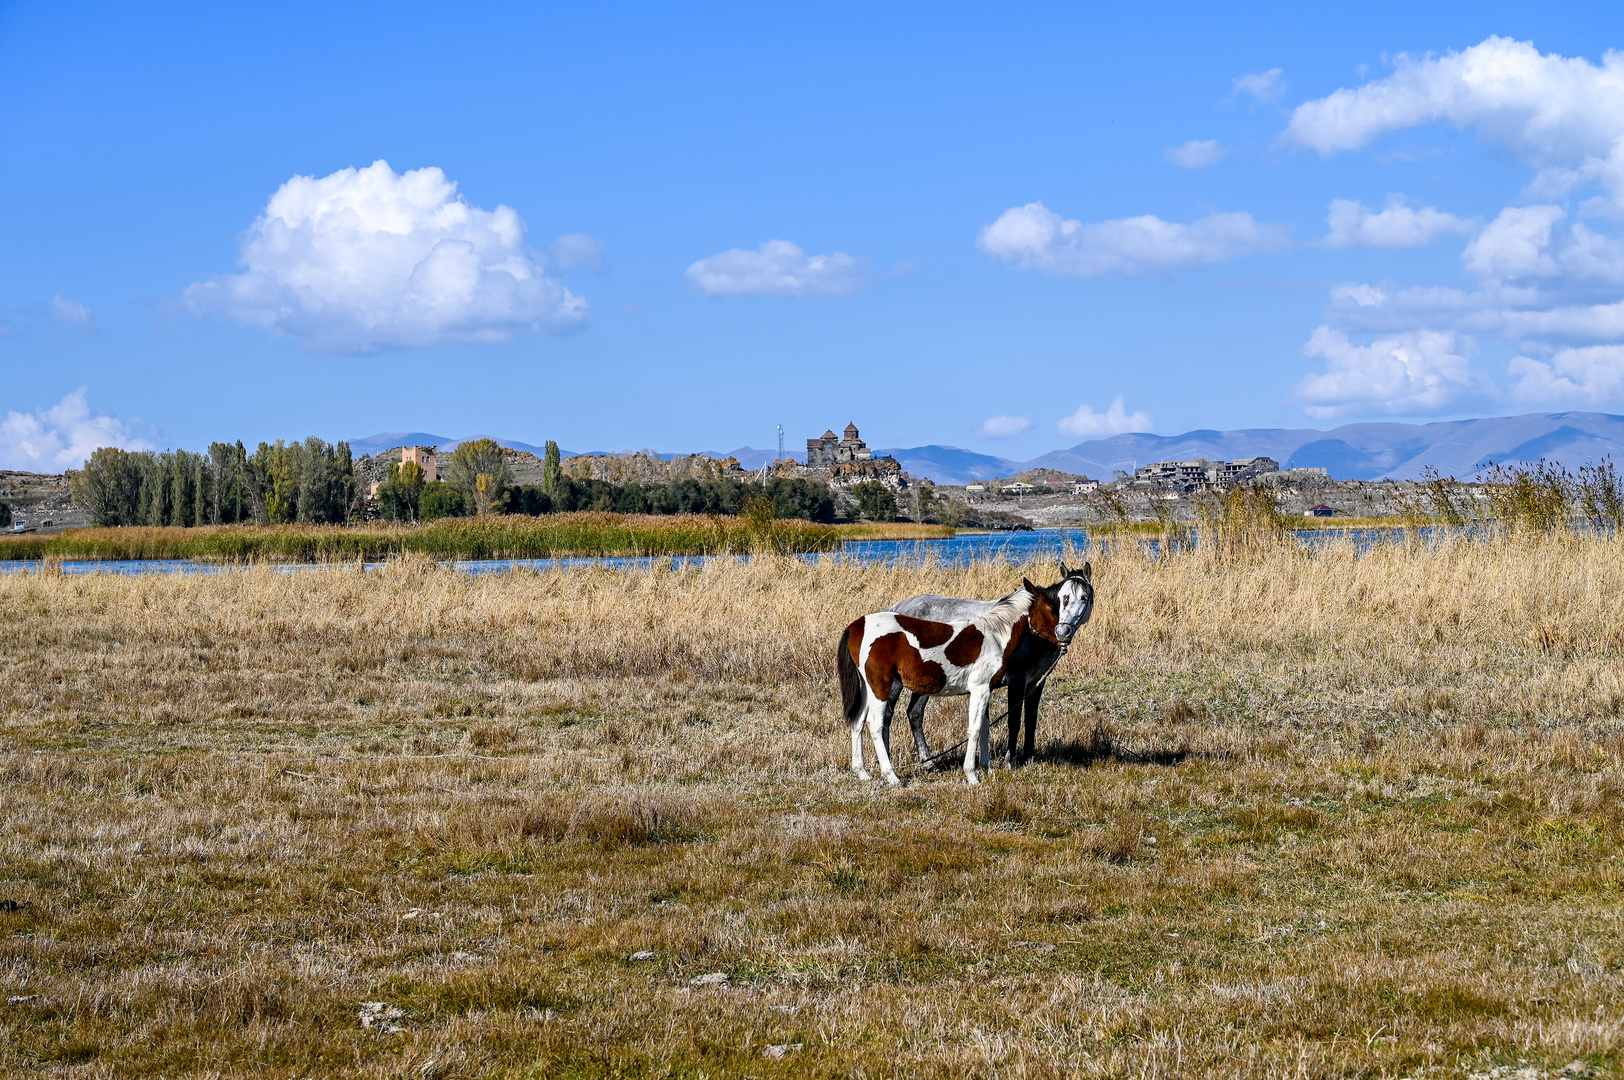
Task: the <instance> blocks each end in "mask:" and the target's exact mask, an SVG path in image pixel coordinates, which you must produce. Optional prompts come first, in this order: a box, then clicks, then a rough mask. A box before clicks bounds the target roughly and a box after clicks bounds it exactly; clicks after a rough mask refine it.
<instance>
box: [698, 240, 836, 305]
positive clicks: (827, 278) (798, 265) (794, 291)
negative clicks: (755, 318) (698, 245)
mask: <svg viewBox="0 0 1624 1080" xmlns="http://www.w3.org/2000/svg"><path fill="white" fill-rule="evenodd" d="M867 265H868V264H867V263H866V262H865V261H864V260H862V259H855V258H853V257H852V256H850V255H847V254H846V253H845V252H843V251H837V252H835V253H834V254H832V255H808V254H806V253H805V252H804V251H802V250H801V249H800V248H799V247H797V246H796V245H794V244H792V243H790V242H789V241H788V240H768V241H767V242H766V243H764V244H762V245H761V247H760V248H758V249H757V250H755V251H746V250H744V249H743V248H730V249H729V250H727V251H724V252H722V253H721V254H719V255H712V256H711V257H710V258H708V259H700V260H699V261H698V262H696V263H694V264H693V265H692V266H690V267H688V280H689V281H690V282H692V283H693V284H694V286H695V287H696V288H698V289H699V290H700V291H701V292H703V293H704V294H705V295H706V296H747V295H755V296H794V297H816V296H850V295H851V294H852V293H854V292H856V291H857V290H858V289H860V288H862V287H863V284H864V281H863V270H864V268H865V267H866V266H867Z"/></svg>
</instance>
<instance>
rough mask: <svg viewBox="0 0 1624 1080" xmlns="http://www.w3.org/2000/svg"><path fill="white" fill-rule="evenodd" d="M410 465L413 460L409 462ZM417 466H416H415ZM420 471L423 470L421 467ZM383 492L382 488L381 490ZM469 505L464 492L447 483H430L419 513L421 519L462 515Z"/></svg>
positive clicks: (431, 519) (419, 504)
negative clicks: (463, 496)
mask: <svg viewBox="0 0 1624 1080" xmlns="http://www.w3.org/2000/svg"><path fill="white" fill-rule="evenodd" d="M407 464H408V465H410V464H411V462H407ZM414 467H415V466H414ZM418 471H419V472H421V471H422V470H421V469H419V470H418ZM379 493H380V494H382V489H380V490H379ZM467 513H468V510H467V506H466V504H465V503H464V502H463V501H462V492H461V491H458V490H457V489H456V488H454V487H452V486H451V485H450V484H447V483H433V484H428V485H426V486H425V487H424V488H423V497H422V498H421V499H420V500H419V501H418V504H417V515H418V519H419V520H421V521H434V520H436V519H437V518H443V517H462V516H463V515H465V514H467Z"/></svg>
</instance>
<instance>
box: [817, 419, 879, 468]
mask: <svg viewBox="0 0 1624 1080" xmlns="http://www.w3.org/2000/svg"><path fill="white" fill-rule="evenodd" d="M873 457H874V452H873V451H872V450H870V449H869V448H868V443H866V442H864V441H863V440H862V439H860V438H858V436H857V425H856V424H853V423H848V424H847V425H846V436H845V438H843V439H837V438H836V437H835V433H834V432H833V431H825V432H824V433H823V435H822V437H820V438H816V439H808V440H806V467H807V468H809V469H816V468H820V467H827V466H830V465H847V464H850V463H851V462H853V461H869V460H872V459H873Z"/></svg>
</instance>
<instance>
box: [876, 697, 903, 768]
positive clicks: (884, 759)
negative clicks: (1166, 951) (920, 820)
mask: <svg viewBox="0 0 1624 1080" xmlns="http://www.w3.org/2000/svg"><path fill="white" fill-rule="evenodd" d="M889 703H890V704H892V705H895V704H896V695H893V696H892V697H891V698H890V699H889ZM886 704H887V703H886V702H883V701H881V700H880V699H879V698H877V697H873V696H870V697H869V699H868V740H869V742H871V743H873V744H874V759H875V760H876V761H877V762H879V765H880V775H881V776H883V777H885V782H886V783H887V784H900V783H902V781H901V780H899V779H898V778H897V774H896V770H895V769H893V768H891V753H890V751H888V750H887V749H886V748H885V739H884V737H883V732H882V731H881V729H882V728H883V727H884V724H885V714H886Z"/></svg>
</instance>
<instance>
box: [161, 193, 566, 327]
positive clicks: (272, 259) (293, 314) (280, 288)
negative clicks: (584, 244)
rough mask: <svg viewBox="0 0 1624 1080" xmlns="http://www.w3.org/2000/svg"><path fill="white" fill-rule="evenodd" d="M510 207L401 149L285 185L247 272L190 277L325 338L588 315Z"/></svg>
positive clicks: (239, 306)
mask: <svg viewBox="0 0 1624 1080" xmlns="http://www.w3.org/2000/svg"><path fill="white" fill-rule="evenodd" d="M525 231H526V226H525V223H524V221H523V220H522V219H521V218H520V217H519V215H518V214H517V213H516V212H514V211H513V210H512V209H511V208H509V207H506V206H498V207H497V208H496V209H495V210H481V209H479V208H478V207H475V206H469V205H468V203H467V202H466V201H465V200H464V199H463V198H462V196H461V195H459V194H457V185H456V184H455V183H454V182H453V181H451V180H448V179H446V175H445V173H443V172H441V171H440V170H439V169H437V168H425V169H413V170H409V171H407V172H405V173H401V174H396V173H395V171H394V170H393V169H391V168H390V167H389V164H388V162H385V161H376V162H373V163H372V164H371V165H369V166H368V167H366V168H364V169H342V170H340V171H338V172H335V173H333V174H332V175H330V176H324V177H320V178H316V177H311V176H295V177H294V178H293V179H291V180H289V181H288V182H287V183H285V184H283V185H282V186H281V187H280V188H278V189H277V191H276V194H274V195H272V196H271V199H270V202H269V203H268V204H267V205H266V207H265V210H264V212H263V213H261V214H260V216H259V218H258V219H257V220H255V222H254V223H253V224H252V225H251V226H250V227H249V229H248V231H247V233H246V234H244V236H243V238H242V248H241V255H240V259H239V261H240V263H241V264H242V266H243V267H244V268H245V270H244V272H243V273H241V274H228V275H222V276H220V277H216V278H213V279H211V280H209V281H206V282H199V283H197V284H195V285H192V286H190V287H189V288H188V289H187V290H186V293H185V299H186V301H187V303H188V304H189V306H190V307H191V308H192V309H193V310H194V311H199V312H202V311H219V312H222V313H224V314H226V315H229V316H231V317H233V318H236V319H239V320H241V321H243V322H246V323H251V324H253V325H255V326H262V327H264V328H266V329H268V330H271V331H273V332H275V333H278V334H288V335H291V336H292V337H295V338H297V339H298V340H299V342H300V343H301V344H303V345H304V346H305V347H306V348H308V349H311V350H313V351H316V352H333V353H373V352H377V351H379V350H381V349H415V348H422V347H425V346H430V345H442V344H448V343H458V342H500V341H507V340H510V339H511V338H513V337H515V336H516V335H518V334H521V333H524V332H525V331H532V330H533V331H540V332H543V333H561V332H566V331H569V330H574V329H577V328H578V327H580V326H581V325H582V324H583V323H584V321H585V319H586V314H587V305H586V302H585V301H584V300H582V299H581V298H580V297H578V296H575V295H574V294H572V293H571V292H570V291H569V290H568V289H566V288H564V286H563V285H562V284H561V283H560V282H559V281H558V280H557V279H556V278H553V277H549V276H548V275H547V273H546V269H547V264H546V260H545V258H544V257H543V256H542V255H540V254H539V253H538V252H535V251H533V250H531V249H530V248H528V247H526V246H525V242H524V235H525Z"/></svg>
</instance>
